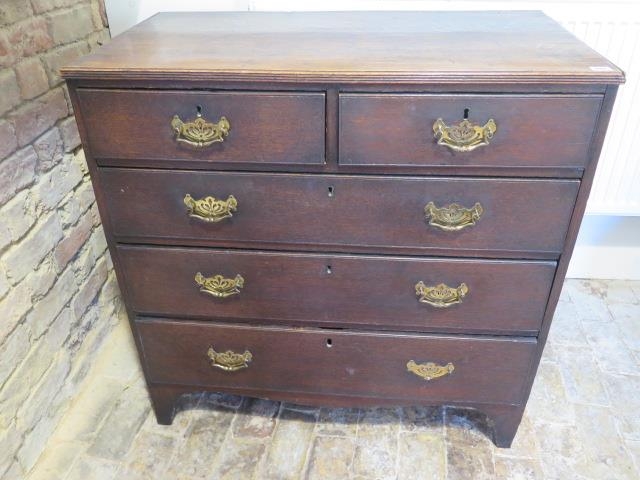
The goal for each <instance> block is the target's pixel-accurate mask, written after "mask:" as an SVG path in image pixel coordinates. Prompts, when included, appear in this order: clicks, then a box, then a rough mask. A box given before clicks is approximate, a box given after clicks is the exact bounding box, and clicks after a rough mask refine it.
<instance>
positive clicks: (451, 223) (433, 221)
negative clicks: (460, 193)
mask: <svg viewBox="0 0 640 480" xmlns="http://www.w3.org/2000/svg"><path fill="white" fill-rule="evenodd" d="M483 213H484V209H483V208H482V205H480V203H478V202H476V203H475V205H474V206H473V207H471V208H466V207H463V206H462V205H460V204H457V203H452V204H450V205H446V206H444V207H441V208H438V207H436V204H435V203H433V202H429V203H427V204H426V205H425V206H424V217H425V220H426V219H428V220H429V225H431V226H433V227H437V228H439V229H441V230H444V231H446V232H455V231H457V230H462V229H463V228H466V227H471V226H473V225H475V224H476V222H477V221H478V220H480V217H481V216H482V214H483Z"/></svg>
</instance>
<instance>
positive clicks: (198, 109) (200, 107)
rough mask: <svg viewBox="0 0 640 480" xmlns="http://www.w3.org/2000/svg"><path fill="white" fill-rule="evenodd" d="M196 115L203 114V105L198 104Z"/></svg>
mask: <svg viewBox="0 0 640 480" xmlns="http://www.w3.org/2000/svg"><path fill="white" fill-rule="evenodd" d="M196 115H197V116H198V117H201V116H202V105H196Z"/></svg>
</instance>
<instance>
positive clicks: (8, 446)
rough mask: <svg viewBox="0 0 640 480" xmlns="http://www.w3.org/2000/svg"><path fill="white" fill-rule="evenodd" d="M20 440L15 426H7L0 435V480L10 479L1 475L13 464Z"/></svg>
mask: <svg viewBox="0 0 640 480" xmlns="http://www.w3.org/2000/svg"><path fill="white" fill-rule="evenodd" d="M20 440H21V439H20V433H19V432H18V429H17V428H16V426H15V424H11V425H10V426H8V428H6V429H5V430H4V431H3V432H2V435H0V478H7V479H10V478H11V477H8V476H3V475H2V473H4V472H5V471H6V470H7V469H8V468H9V466H10V465H11V463H12V462H13V456H14V455H15V453H16V451H17V450H18V448H20ZM18 478H20V477H18Z"/></svg>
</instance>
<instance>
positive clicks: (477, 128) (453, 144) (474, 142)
mask: <svg viewBox="0 0 640 480" xmlns="http://www.w3.org/2000/svg"><path fill="white" fill-rule="evenodd" d="M497 129H498V127H497V126H496V122H495V121H494V120H493V118H490V119H489V121H487V123H485V124H484V126H481V125H474V124H472V123H471V122H470V121H469V120H467V119H466V118H465V119H464V120H462V121H461V122H460V123H459V124H457V125H451V126H450V127H449V126H447V124H446V123H444V120H442V119H441V118H439V119H437V120H436V121H435V123H434V124H433V134H434V136H435V137H436V139H438V145H444V146H445V147H449V148H450V149H451V150H455V151H456V152H470V151H471V150H474V149H476V148H478V147H481V146H482V145H489V140H491V139H492V138H493V135H494V134H495V133H496V130H497Z"/></svg>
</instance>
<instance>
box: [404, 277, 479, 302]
mask: <svg viewBox="0 0 640 480" xmlns="http://www.w3.org/2000/svg"><path fill="white" fill-rule="evenodd" d="M467 293H469V287H467V284H466V283H461V284H460V286H459V287H457V288H453V287H448V286H447V285H445V284H444V283H441V284H439V285H436V286H435V287H430V286H427V285H425V284H424V282H423V281H419V282H418V283H416V295H417V296H418V301H419V302H420V303H428V304H429V305H431V306H432V307H436V308H448V307H450V306H451V305H455V304H456V303H462V299H463V298H464V297H465V296H466V295H467Z"/></svg>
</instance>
